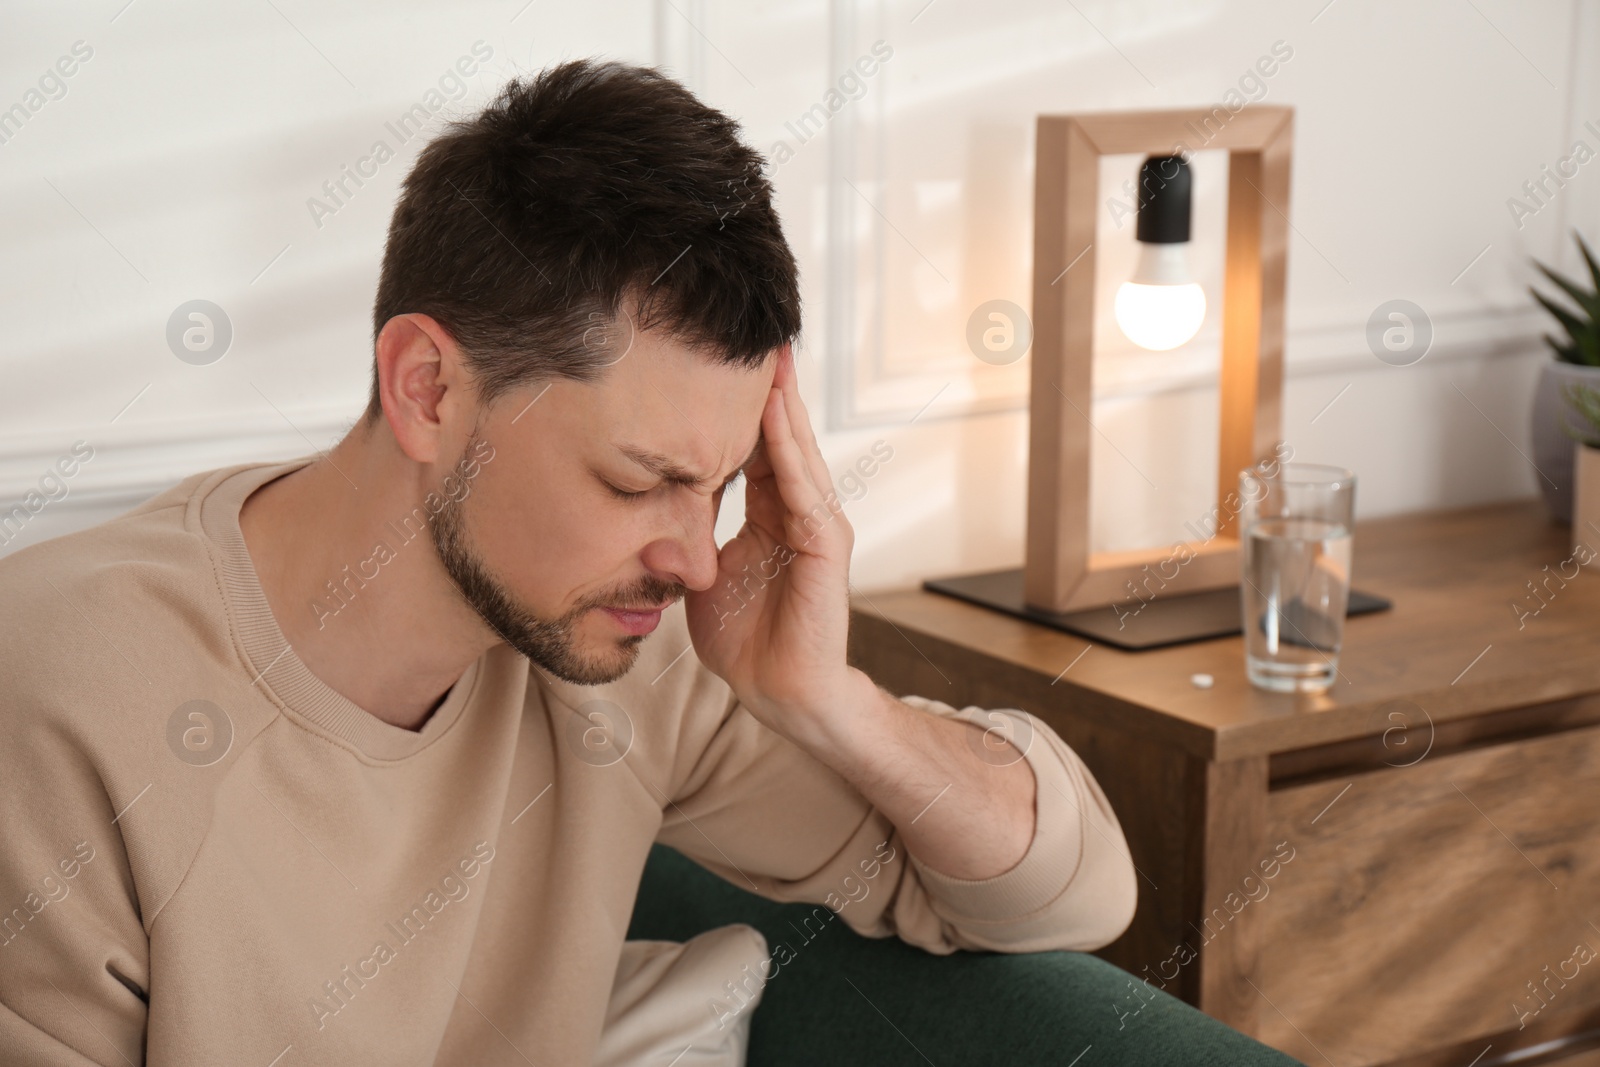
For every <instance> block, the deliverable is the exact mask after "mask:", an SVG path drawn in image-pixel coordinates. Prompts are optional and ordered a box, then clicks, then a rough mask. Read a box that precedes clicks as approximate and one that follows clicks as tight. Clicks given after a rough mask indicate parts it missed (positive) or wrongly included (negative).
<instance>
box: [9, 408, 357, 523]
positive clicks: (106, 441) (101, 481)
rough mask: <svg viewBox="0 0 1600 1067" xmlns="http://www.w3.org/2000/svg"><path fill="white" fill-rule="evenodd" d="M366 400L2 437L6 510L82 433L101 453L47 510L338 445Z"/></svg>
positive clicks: (137, 494)
mask: <svg viewBox="0 0 1600 1067" xmlns="http://www.w3.org/2000/svg"><path fill="white" fill-rule="evenodd" d="M364 407H365V404H364V403H356V404H347V405H338V406H337V407H335V406H328V405H321V406H305V407H299V408H288V409H285V411H284V414H283V415H281V416H280V415H279V414H278V413H277V412H274V411H268V412H266V413H264V414H261V413H255V412H247V413H234V412H226V413H219V414H216V415H209V416H206V417H203V418H195V419H187V420H184V421H182V422H178V421H173V422H165V423H145V424H139V423H130V424H126V425H118V424H114V423H109V424H86V425H81V426H77V427H73V428H70V429H63V430H56V429H40V430H37V431H34V432H31V433H26V434H13V435H10V436H7V437H4V438H0V511H9V510H10V509H11V507H12V506H13V505H15V504H20V503H21V502H22V501H23V499H24V498H25V497H26V496H27V494H28V493H29V492H30V491H39V488H40V487H39V479H40V477H42V476H43V475H45V474H46V473H48V472H50V471H51V470H52V468H53V467H54V466H55V463H56V461H57V460H58V459H60V458H61V457H62V456H66V455H68V454H69V453H70V450H71V448H72V445H73V443H74V442H75V441H87V442H88V443H89V444H90V445H91V446H92V447H93V448H94V457H93V458H92V459H90V460H89V461H88V462H86V463H83V464H82V465H81V466H80V467H79V468H78V471H77V473H75V474H74V475H73V476H72V477H70V478H67V479H64V481H65V482H66V484H67V487H68V492H67V495H66V496H64V497H62V498H61V499H60V500H57V501H55V502H53V503H50V504H48V505H46V511H51V510H56V509H70V508H73V507H75V506H76V507H96V508H110V507H118V506H123V507H129V508H131V507H133V506H134V505H136V504H139V503H142V502H143V501H145V500H148V499H150V497H152V496H155V495H156V494H157V493H160V492H161V491H163V490H165V489H167V488H170V487H171V486H174V485H176V484H177V483H179V482H181V481H182V480H183V479H184V478H186V477H188V476H189V475H191V474H195V473H197V472H199V471H204V470H212V469H215V468H218V467H227V466H231V465H233V464H236V463H250V462H255V461H258V460H286V459H293V458H295V457H297V456H304V455H309V454H311V453H313V452H317V451H319V450H322V449H327V448H331V447H332V446H333V445H334V444H336V443H337V442H338V440H339V439H340V438H341V437H343V436H344V434H345V432H346V431H347V430H348V429H349V428H350V427H351V426H353V425H354V424H355V422H356V420H357V419H359V418H360V416H361V412H362V410H363V409H364Z"/></svg>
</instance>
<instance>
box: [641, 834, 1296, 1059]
mask: <svg viewBox="0 0 1600 1067" xmlns="http://www.w3.org/2000/svg"><path fill="white" fill-rule="evenodd" d="M815 907H816V906H814V905H810V904H778V903H774V902H773V901H770V900H767V899H765V898H763V897H759V896H756V895H755V894H753V893H748V892H745V891H744V890H742V889H740V888H738V887H737V886H733V885H730V884H729V883H727V882H725V881H723V880H722V879H720V878H718V877H717V876H715V875H713V874H711V873H710V872H709V871H707V870H705V869H704V868H702V867H700V866H699V865H698V864H696V863H694V862H693V861H692V860H689V859H687V858H686V857H684V856H683V855H682V854H681V853H679V852H676V851H674V850H673V849H670V848H668V847H666V846H664V845H657V846H655V848H654V849H653V851H652V852H651V855H650V860H649V862H648V864H647V865H646V866H645V872H644V878H643V879H642V880H641V882H640V885H639V897H638V901H637V903H636V904H635V906H634V911H633V921H632V923H631V924H630V925H629V927H628V937H629V938H636V939H645V940H664V941H686V940H688V939H689V938H691V937H694V936H695V935H696V934H699V933H703V932H704V931H706V930H709V929H711V928H713V927H716V926H724V925H726V924H728V923H735V922H742V923H748V924H749V925H751V926H753V927H755V928H756V929H757V930H760V931H761V933H762V934H763V935H764V936H765V937H766V939H767V943H768V945H769V946H772V947H773V951H774V953H776V952H777V948H776V946H777V945H778V943H779V942H784V943H785V944H788V945H789V946H791V948H792V950H793V955H792V958H790V957H787V956H785V957H784V959H785V965H784V966H782V967H781V968H780V970H779V971H778V973H777V974H776V975H773V976H772V980H771V981H770V982H769V983H768V984H767V988H766V993H765V994H764V995H763V997H762V1000H761V1003H760V1004H759V1005H758V1006H757V1007H756V1009H755V1016H754V1019H753V1022H752V1025H751V1030H750V1059H749V1064H750V1067H790V1065H795V1067H799V1065H802V1064H803V1065H807V1067H811V1065H815V1064H826V1065H829V1067H832V1065H841V1067H848V1065H851V1064H871V1065H872V1067H892V1065H897V1064H906V1065H908V1067H924V1065H926V1064H930V1063H931V1064H937V1065H939V1067H945V1065H956V1064H961V1065H966V1064H1007V1065H1020V1067H1031V1065H1034V1064H1050V1065H1052V1067H1069V1065H1071V1067H1102V1065H1116V1067H1124V1065H1133V1067H1147V1065H1155V1067H1159V1065H1165V1064H1183V1065H1212V1064H1214V1065H1216V1067H1241V1065H1254V1064H1263V1065H1267V1064H1271V1065H1285V1064H1294V1063H1297V1062H1299V1061H1297V1060H1293V1059H1290V1058H1289V1057H1288V1056H1285V1055H1284V1054H1282V1053H1281V1052H1276V1051H1274V1050H1272V1049H1269V1048H1267V1047H1266V1046H1265V1045H1262V1044H1259V1043H1257V1042H1255V1041H1253V1040H1251V1039H1250V1038H1248V1037H1245V1036H1244V1035H1243V1034H1240V1033H1239V1032H1238V1031H1236V1030H1232V1029H1230V1028H1229V1027H1227V1026H1224V1025H1223V1024H1222V1023H1219V1022H1217V1021H1216V1020H1215V1019H1212V1018H1211V1017H1210V1016H1208V1015H1205V1014H1204V1013H1202V1012H1199V1011H1197V1010H1195V1009H1194V1008H1191V1007H1189V1005H1187V1004H1185V1003H1183V1002H1182V1001H1180V1000H1177V999H1176V998H1174V997H1171V996H1168V995H1167V994H1165V993H1161V992H1159V991H1156V990H1154V989H1152V988H1151V987H1149V986H1148V985H1144V986H1141V987H1140V988H1139V989H1138V990H1137V991H1135V990H1133V989H1132V988H1130V987H1129V985H1128V982H1129V979H1130V976H1129V975H1128V974H1127V972H1125V971H1122V970H1120V969H1119V968H1117V967H1114V966H1112V965H1111V964H1109V963H1106V962H1105V961H1103V960H1101V959H1099V958H1097V957H1095V956H1090V955H1087V954H1085V953H1078V952H1037V953H1026V954H1018V955H1007V954H999V953H988V952H958V953H956V954H954V955H952V956H934V955H931V954H929V953H926V952H923V951H922V950H921V949H917V948H913V947H912V946H910V945H907V944H905V943H903V942H901V941H900V940H898V939H896V938H892V937H891V938H884V939H873V938H866V937H861V936H860V935H858V934H856V933H855V931H853V930H851V929H850V928H849V927H847V926H845V924H844V923H843V922H842V921H832V922H827V923H826V925H822V924H820V923H819V922H818V921H817V920H816V919H815V918H812V921H811V923H810V924H809V925H808V924H807V923H806V921H805V920H806V919H807V917H811V916H813V914H814V911H815ZM802 928H804V929H802ZM1141 1005H1142V1007H1141Z"/></svg>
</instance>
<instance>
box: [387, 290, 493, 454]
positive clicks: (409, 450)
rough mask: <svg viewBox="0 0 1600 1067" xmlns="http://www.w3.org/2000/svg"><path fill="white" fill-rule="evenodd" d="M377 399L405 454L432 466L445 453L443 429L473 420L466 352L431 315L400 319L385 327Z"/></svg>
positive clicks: (400, 317)
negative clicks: (449, 425)
mask: <svg viewBox="0 0 1600 1067" xmlns="http://www.w3.org/2000/svg"><path fill="white" fill-rule="evenodd" d="M374 355H375V358H376V360H377V367H378V398H379V400H380V401H381V402H382V404H383V414H384V418H385V419H386V420H387V421H388V423H389V429H390V431H391V432H392V433H393V434H394V438H395V441H396V442H397V443H398V444H399V446H400V450H401V451H402V452H404V453H405V454H406V456H407V457H409V458H410V459H412V460H415V461H416V462H418V463H433V462H436V461H437V460H438V459H439V456H440V454H441V452H442V447H443V439H444V433H443V427H444V426H445V425H446V424H448V423H449V422H451V421H452V420H456V421H459V420H461V419H465V418H467V417H469V411H468V409H469V408H470V407H471V406H472V405H473V403H474V399H473V396H472V390H471V388H470V379H469V375H468V372H467V369H466V365H465V361H464V359H463V357H462V354H461V349H460V348H459V347H458V346H457V345H456V343H455V339H454V338H452V337H451V336H450V333H449V331H448V330H446V329H445V328H444V327H443V326H442V325H440V324H439V322H438V321H437V320H435V319H434V318H432V317H431V316H428V315H421V314H407V315H396V316H395V317H394V318H392V319H390V320H389V321H388V322H386V323H384V324H383V329H382V330H381V331H379V333H378V343H377V346H376V351H375V353H374Z"/></svg>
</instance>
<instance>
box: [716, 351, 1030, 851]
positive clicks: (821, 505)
mask: <svg viewBox="0 0 1600 1067" xmlns="http://www.w3.org/2000/svg"><path fill="white" fill-rule="evenodd" d="M761 430H762V448H761V451H760V453H759V454H758V456H757V457H756V459H755V461H754V462H752V463H751V464H750V466H749V467H747V468H746V470H745V474H746V477H747V479H748V485H747V487H746V490H745V523H744V527H743V528H742V529H740V531H739V533H738V534H737V536H735V537H734V538H733V540H731V541H729V542H728V543H727V544H726V545H724V546H723V547H722V550H721V553H720V554H719V557H718V563H717V570H718V575H717V582H716V585H714V586H713V587H712V588H711V589H709V590H706V591H705V592H691V593H689V594H688V595H687V596H686V597H685V598H684V599H685V608H686V611H687V616H688V621H689V636H690V638H691V640H693V642H694V647H695V652H696V654H697V655H698V656H699V657H700V660H701V662H702V663H704V664H705V665H706V666H707V667H709V668H710V669H711V670H712V671H713V672H715V673H716V674H717V675H718V676H720V677H721V678H722V679H723V680H724V681H726V682H727V683H728V685H729V686H730V687H732V689H733V691H734V694H735V695H736V696H738V698H739V701H740V703H742V704H743V705H744V706H745V707H746V708H747V709H749V711H750V713H751V714H752V715H754V716H755V717H756V719H757V720H758V721H760V722H761V723H762V724H763V725H764V726H766V727H767V728H768V729H771V730H773V731H775V732H777V733H779V734H781V735H783V736H784V737H786V738H788V739H789V740H790V741H792V742H794V743H795V744H796V745H798V746H800V747H801V748H803V749H805V750H806V751H807V752H809V753H810V754H811V755H812V756H814V757H815V758H816V759H818V760H820V761H821V762H823V763H824V764H826V765H828V766H829V767H831V768H833V770H835V771H836V772H837V773H839V774H840V775H841V776H842V777H844V778H845V779H846V780H847V781H849V782H850V783H851V784H852V785H853V786H855V787H856V789H857V790H859V791H860V792H861V794H862V795H863V796H865V797H866V798H867V800H868V801H870V802H871V803H872V805H873V806H874V807H876V808H877V809H878V810H879V811H881V812H882V813H883V814H884V815H885V816H887V817H888V819H889V820H890V821H891V822H892V823H894V825H895V827H896V829H898V830H899V831H900V833H901V835H902V836H903V837H904V839H905V841H906V845H907V847H908V848H909V849H910V850H911V851H912V852H913V853H914V854H915V855H916V856H917V857H918V859H920V860H921V861H922V862H924V863H926V864H928V865H929V866H930V867H932V868H933V869H934V870H937V871H940V872H941V873H943V874H947V875H949V876H951V877H953V878H965V879H983V878H990V877H993V876H995V875H998V874H1001V873H1003V872H1004V871H1007V870H1009V869H1010V868H1011V867H1013V866H1015V865H1016V864H1017V862H1018V861H1020V860H1021V859H1022V857H1023V855H1024V854H1025V853H1026V852H1027V850H1028V846H1029V844H1030V843H1031V842H1032V840H1033V833H1034V790H1035V782H1034V776H1033V771H1032V768H1031V767H1030V766H1029V764H1028V762H1027V760H1025V759H1024V758H1023V757H1022V754H1021V753H1017V754H1016V757H1015V758H1014V759H1008V760H1000V761H996V760H993V759H984V758H981V757H980V756H979V755H978V753H979V752H982V751H984V744H985V743H986V739H985V735H984V733H983V730H982V728H980V727H978V726H975V725H972V724H970V723H965V722H960V721H957V720H953V719H944V718H941V717H940V716H937V715H934V714H932V713H929V712H924V711H921V710H919V709H916V708H912V707H910V706H909V705H907V704H905V703H904V702H902V701H899V700H896V699H895V698H894V697H893V696H891V695H890V694H888V693H886V692H884V691H883V690H882V689H879V688H878V687H877V686H876V685H874V684H873V682H872V680H871V679H870V678H868V677H867V676H866V675H865V674H863V673H862V672H861V671H859V670H856V669H855V668H853V667H851V666H850V665H849V664H848V662H847V660H846V647H845V646H846V639H847V636H848V633H849V627H850V592H849V591H850V551H851V548H852V547H853V546H854V544H855V533H854V531H853V530H851V528H850V523H849V521H848V520H847V519H846V518H845V515H844V509H843V505H842V504H841V503H840V502H839V497H838V494H837V493H836V492H834V489H833V479H832V477H831V475H830V474H829V473H828V467H827V464H826V463H825V462H824V461H823V458H822V452H821V450H820V449H819V448H818V447H817V439H816V437H815V435H814V434H813V433H812V431H811V420H810V418H809V417H808V416H807V414H806V409H805V404H804V403H803V402H802V401H801V399H800V390H799V387H798V386H797V385H796V383H795V375H794V355H793V352H792V351H791V349H790V348H789V346H787V345H785V346H784V348H783V349H782V350H781V351H780V352H779V354H778V369H777V373H776V375H775V376H774V379H773V385H772V390H771V392H770V393H768V395H767V406H766V409H765V410H764V411H763V412H762V416H761ZM935 802H937V803H935ZM924 816H926V817H924Z"/></svg>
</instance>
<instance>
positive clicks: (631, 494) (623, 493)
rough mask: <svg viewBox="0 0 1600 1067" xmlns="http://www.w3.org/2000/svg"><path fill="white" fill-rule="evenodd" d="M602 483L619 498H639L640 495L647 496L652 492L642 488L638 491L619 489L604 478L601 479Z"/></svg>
mask: <svg viewBox="0 0 1600 1067" xmlns="http://www.w3.org/2000/svg"><path fill="white" fill-rule="evenodd" d="M600 484H601V485H603V486H605V487H606V490H607V491H608V492H609V493H610V494H611V495H612V496H614V497H616V498H617V499H618V500H637V499H639V498H640V497H642V496H647V495H648V494H649V493H650V490H649V489H641V490H639V491H638V492H630V491H628V490H626V489H618V488H617V487H616V486H614V485H612V484H611V483H610V482H608V481H606V480H605V479H604V478H602V479H600Z"/></svg>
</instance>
